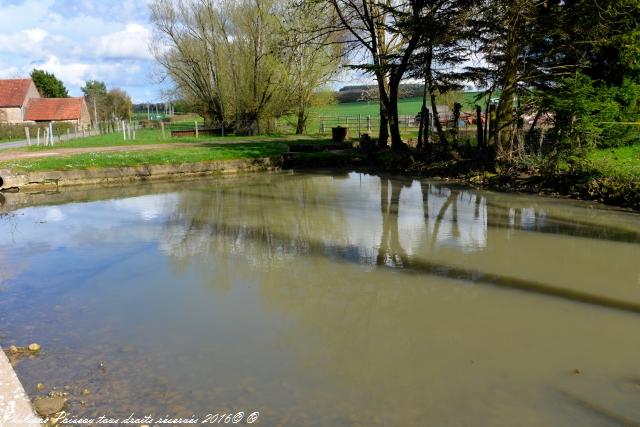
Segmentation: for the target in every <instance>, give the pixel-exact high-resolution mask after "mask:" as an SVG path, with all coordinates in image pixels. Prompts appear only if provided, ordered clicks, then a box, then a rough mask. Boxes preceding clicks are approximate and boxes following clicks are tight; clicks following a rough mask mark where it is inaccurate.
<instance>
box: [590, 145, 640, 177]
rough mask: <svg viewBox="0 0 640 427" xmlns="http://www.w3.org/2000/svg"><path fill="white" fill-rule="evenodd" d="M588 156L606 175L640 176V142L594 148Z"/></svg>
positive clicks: (595, 166)
mask: <svg viewBox="0 0 640 427" xmlns="http://www.w3.org/2000/svg"><path fill="white" fill-rule="evenodd" d="M587 158H588V160H589V161H590V162H591V163H592V164H593V166H594V168H596V169H597V170H598V171H600V172H601V173H602V174H603V175H605V176H617V177H621V178H629V179H639V178H640V144H636V145H632V146H627V147H618V148H608V149H601V150H593V151H591V152H590V153H589V154H588V156H587Z"/></svg>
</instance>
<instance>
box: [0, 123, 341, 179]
mask: <svg viewBox="0 0 640 427" xmlns="http://www.w3.org/2000/svg"><path fill="white" fill-rule="evenodd" d="M234 141H235V142H236V143H234V144H228V143H229V142H234ZM330 142H331V140H330V139H321V138H309V137H302V138H301V137H297V136H295V135H281V136H274V135H267V136H255V137H251V136H229V137H224V138H199V139H196V138H195V137H192V138H173V139H166V140H163V139H162V138H161V132H160V131H158V130H154V129H146V130H141V131H139V132H138V133H137V139H136V141H123V140H122V136H121V135H120V134H119V133H114V134H109V135H99V136H94V137H88V138H83V139H76V140H71V141H69V142H63V143H59V144H56V145H54V146H53V147H43V146H40V147H33V146H32V147H29V148H28V149H27V150H29V151H47V150H55V149H59V148H88V147H109V146H123V145H148V144H158V143H167V144H171V143H197V144H199V145H198V146H193V147H188V146H187V147H185V146H175V147H171V146H170V145H169V147H167V148H158V149H154V150H145V151H118V152H102V153H101V152H95V153H81V154H73V155H67V156H56V157H42V158H34V159H19V160H8V161H4V162H0V168H6V169H11V170H13V171H16V172H29V171H43V170H73V169H91V168H102V167H127V166H139V165H145V164H148V165H158V164H170V163H178V164H180V163H196V162H204V161H215V160H234V159H246V158H257V157H269V156H275V155H279V154H282V153H284V152H286V151H288V149H289V145H295V144H303V143H304V144H308V143H317V144H326V143H330Z"/></svg>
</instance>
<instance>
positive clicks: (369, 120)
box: [367, 114, 371, 132]
mask: <svg viewBox="0 0 640 427" xmlns="http://www.w3.org/2000/svg"><path fill="white" fill-rule="evenodd" d="M367 132H371V114H367Z"/></svg>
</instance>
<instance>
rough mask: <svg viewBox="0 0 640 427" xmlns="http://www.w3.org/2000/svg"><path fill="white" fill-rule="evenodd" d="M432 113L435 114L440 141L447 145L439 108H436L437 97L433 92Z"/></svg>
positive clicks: (434, 120) (434, 118)
mask: <svg viewBox="0 0 640 427" xmlns="http://www.w3.org/2000/svg"><path fill="white" fill-rule="evenodd" d="M430 92H431V94H430V95H431V112H432V113H433V122H434V123H435V125H436V131H437V132H438V139H439V140H440V142H441V143H442V144H445V145H446V144H447V136H446V135H445V133H444V130H443V129H442V123H440V117H439V116H438V107H437V106H436V95H435V94H434V93H433V91H431V90H430Z"/></svg>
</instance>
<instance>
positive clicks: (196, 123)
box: [193, 121, 198, 139]
mask: <svg viewBox="0 0 640 427" xmlns="http://www.w3.org/2000/svg"><path fill="white" fill-rule="evenodd" d="M193 123H194V124H195V125H196V139H198V122H197V121H195V122H193Z"/></svg>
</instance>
